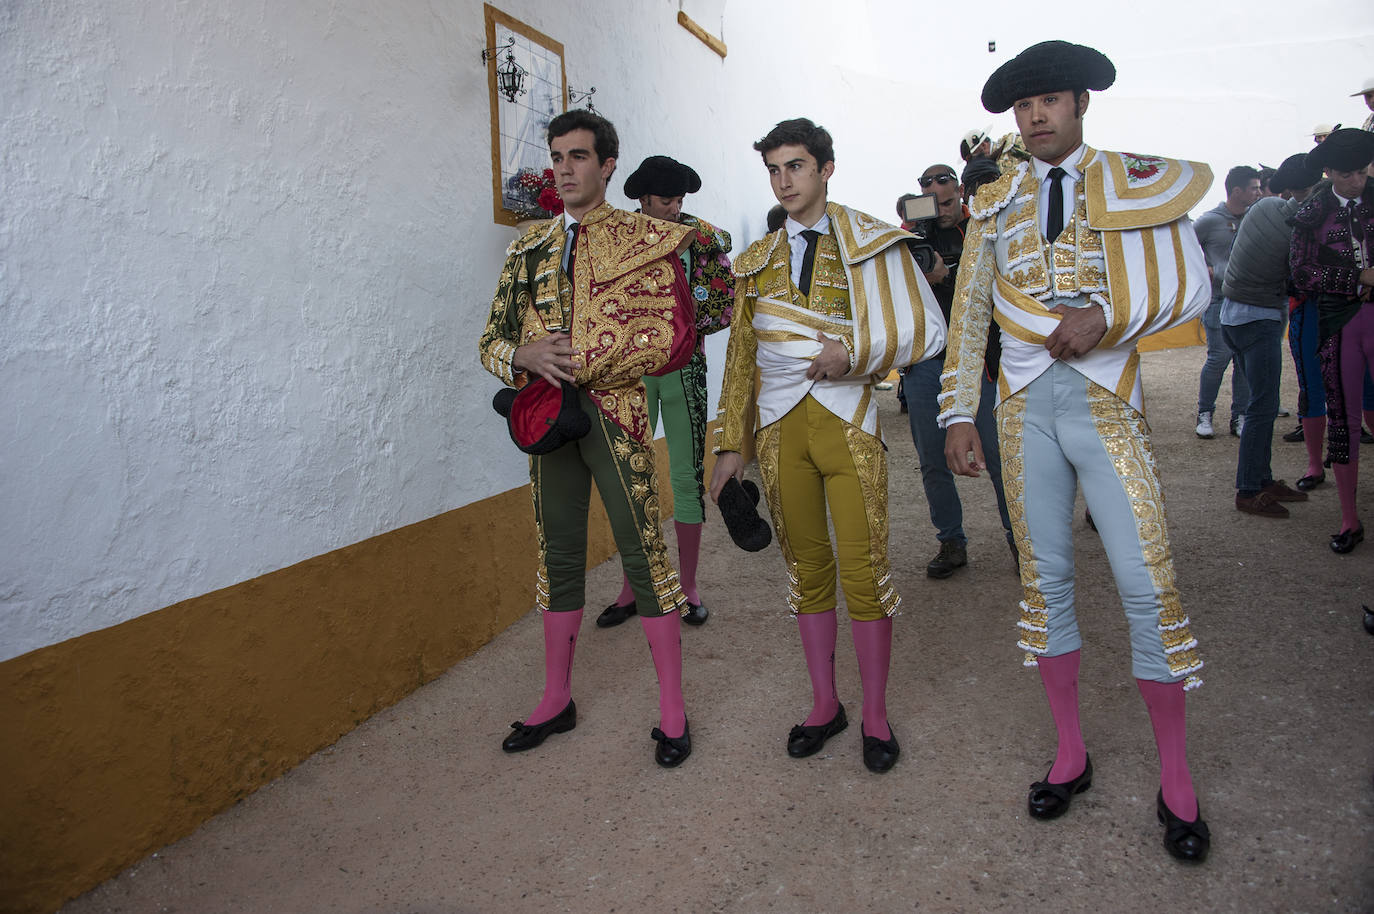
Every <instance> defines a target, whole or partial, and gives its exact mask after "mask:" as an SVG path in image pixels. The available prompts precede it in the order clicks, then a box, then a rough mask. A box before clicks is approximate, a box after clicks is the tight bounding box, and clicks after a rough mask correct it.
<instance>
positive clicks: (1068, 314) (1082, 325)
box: [1045, 305, 1107, 359]
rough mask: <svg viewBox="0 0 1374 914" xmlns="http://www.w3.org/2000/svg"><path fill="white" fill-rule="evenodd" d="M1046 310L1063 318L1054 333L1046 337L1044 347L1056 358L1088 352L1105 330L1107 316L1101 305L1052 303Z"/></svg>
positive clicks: (1100, 338) (1072, 356)
mask: <svg viewBox="0 0 1374 914" xmlns="http://www.w3.org/2000/svg"><path fill="white" fill-rule="evenodd" d="M1049 310H1050V311H1051V312H1052V313H1054V314H1058V315H1059V316H1060V317H1061V318H1062V320H1060V322H1059V326H1058V327H1055V328H1054V332H1053V333H1051V334H1050V335H1049V336H1048V337H1046V338H1045V348H1046V349H1048V350H1049V351H1050V355H1051V356H1053V357H1054V358H1056V359H1071V358H1074V357H1076V356H1080V355H1083V354H1084V353H1087V352H1090V351H1091V350H1092V348H1093V347H1094V346H1096V345H1097V344H1098V343H1100V342H1102V337H1103V336H1105V335H1106V333H1107V315H1105V314H1103V313H1102V306H1101V305H1088V307H1086V308H1071V307H1069V306H1068V305H1055V306H1054V307H1053V308H1050V309H1049Z"/></svg>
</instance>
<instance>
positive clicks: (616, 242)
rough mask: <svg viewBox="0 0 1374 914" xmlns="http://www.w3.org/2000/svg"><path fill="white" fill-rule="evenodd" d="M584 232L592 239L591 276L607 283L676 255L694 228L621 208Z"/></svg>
mask: <svg viewBox="0 0 1374 914" xmlns="http://www.w3.org/2000/svg"><path fill="white" fill-rule="evenodd" d="M584 231H585V232H586V233H587V236H588V239H589V240H590V241H591V242H592V246H591V260H592V276H593V277H595V279H596V281H597V282H598V283H606V282H610V281H611V280H613V279H617V278H619V277H621V276H624V275H625V274H626V273H629V272H630V271H631V270H637V269H639V268H640V267H643V266H647V265H648V264H650V263H653V262H654V261H655V260H659V259H660V258H663V257H671V256H673V255H675V254H676V253H677V252H678V251H679V250H680V249H681V248H682V247H683V246H684V244H685V243H686V241H687V238H688V236H689V235H691V234H692V227H691V226H688V225H682V224H681V223H677V222H664V221H663V220H662V219H652V218H650V217H648V216H645V215H642V214H640V213H627V212H623V211H622V212H618V213H616V214H615V215H614V216H612V217H611V218H608V219H600V220H597V221H596V222H591V223H589V224H587V225H586V227H585V229H584Z"/></svg>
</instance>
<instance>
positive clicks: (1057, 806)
mask: <svg viewBox="0 0 1374 914" xmlns="http://www.w3.org/2000/svg"><path fill="white" fill-rule="evenodd" d="M1045 777H1046V778H1048V777H1049V775H1048V774H1046V775H1045ZM1092 785H1093V757H1092V756H1091V755H1087V756H1084V765H1083V773H1082V774H1080V775H1079V776H1078V777H1076V778H1074V779H1073V780H1072V781H1067V782H1065V783H1063V784H1053V783H1051V782H1050V781H1048V780H1045V781H1036V782H1035V783H1034V784H1032V785H1031V787H1030V793H1029V794H1028V795H1027V796H1026V808H1027V809H1029V810H1030V814H1031V816H1032V817H1034V818H1036V819H1057V818H1059V817H1060V816H1062V815H1063V814H1064V813H1066V812H1068V811H1069V804H1070V803H1072V802H1073V798H1074V795H1075V794H1079V793H1082V792H1083V791H1085V790H1087V789H1088V788H1089V787H1091V786H1092Z"/></svg>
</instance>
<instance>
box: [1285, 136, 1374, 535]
mask: <svg viewBox="0 0 1374 914" xmlns="http://www.w3.org/2000/svg"><path fill="white" fill-rule="evenodd" d="M1371 160H1374V133H1370V132H1368V131H1364V130H1355V129H1351V128H1346V129H1344V130H1336V131H1334V132H1333V133H1332V134H1331V135H1330V136H1329V137H1327V138H1326V142H1324V143H1322V144H1321V145H1320V146H1318V147H1317V148H1316V149H1314V150H1312V151H1311V152H1310V153H1308V159H1307V161H1308V163H1309V164H1311V165H1313V166H1315V167H1320V168H1324V169H1326V175H1327V177H1328V178H1330V179H1331V186H1330V187H1324V188H1322V189H1321V190H1320V191H1318V192H1317V193H1315V194H1313V195H1312V196H1311V197H1310V198H1309V199H1308V201H1307V202H1306V203H1305V204H1304V205H1303V207H1302V208H1301V209H1300V210H1298V213H1297V215H1296V216H1294V228H1293V244H1292V248H1291V251H1290V261H1289V262H1290V266H1291V267H1292V271H1293V285H1294V286H1295V287H1296V288H1297V289H1298V291H1299V292H1300V293H1306V294H1308V295H1311V296H1313V297H1315V298H1316V301H1317V315H1318V319H1319V322H1320V333H1321V347H1320V349H1319V350H1318V354H1319V357H1320V359H1321V366H1322V379H1323V380H1324V381H1325V386H1326V411H1327V416H1328V421H1327V428H1326V435H1327V448H1328V451H1327V458H1328V460H1329V462H1330V463H1331V469H1332V471H1333V472H1334V473H1335V476H1336V490H1337V492H1338V493H1339V494H1340V500H1341V528H1340V530H1339V531H1338V532H1336V533H1335V534H1333V535H1332V537H1331V544H1330V545H1331V550H1332V551H1333V552H1335V553H1337V554H1340V555H1344V554H1346V553H1348V552H1350V551H1351V550H1353V549H1354V548H1355V547H1356V546H1357V545H1359V544H1360V542H1361V541H1363V540H1364V525H1363V524H1361V523H1360V518H1359V515H1358V514H1357V513H1356V510H1355V494H1356V483H1357V481H1358V478H1359V456H1360V406H1361V394H1362V393H1363V390H1364V376H1365V373H1366V371H1367V370H1368V369H1369V367H1370V364H1371V362H1374V307H1370V291H1371V287H1374V257H1372V256H1371V254H1372V253H1374V251H1372V246H1374V179H1371V178H1369V176H1368V175H1367V173H1366V169H1367V168H1368V167H1369V164H1370V161H1371Z"/></svg>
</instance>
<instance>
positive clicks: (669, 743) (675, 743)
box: [649, 720, 692, 768]
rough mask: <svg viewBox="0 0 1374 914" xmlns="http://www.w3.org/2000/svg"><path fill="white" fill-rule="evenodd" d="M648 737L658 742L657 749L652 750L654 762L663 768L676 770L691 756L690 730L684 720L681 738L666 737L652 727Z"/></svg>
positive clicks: (656, 728)
mask: <svg viewBox="0 0 1374 914" xmlns="http://www.w3.org/2000/svg"><path fill="white" fill-rule="evenodd" d="M649 736H651V737H653V739H655V740H656V741H657V742H658V747H657V748H655V749H654V761H656V762H658V763H659V764H660V765H662V766H663V767H664V768H676V767H677V766H678V765H681V764H682V763H683V762H685V761H686V760H687V756H689V755H691V754H692V728H691V727H690V726H688V725H687V721H686V720H683V722H682V735H681V736H667V735H665V734H664V732H663V731H662V730H660V729H658V727H654V729H653V730H652V731H651V732H650V733H649Z"/></svg>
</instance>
